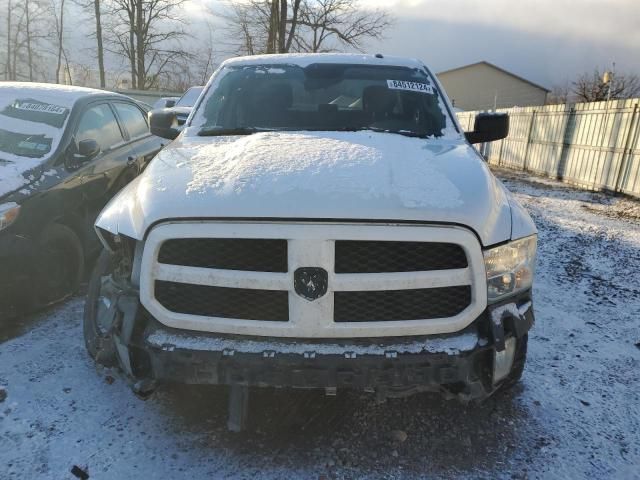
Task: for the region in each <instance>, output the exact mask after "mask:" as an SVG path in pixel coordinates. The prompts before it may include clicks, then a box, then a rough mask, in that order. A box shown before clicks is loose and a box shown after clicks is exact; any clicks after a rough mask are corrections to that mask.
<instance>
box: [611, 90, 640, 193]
mask: <svg viewBox="0 0 640 480" xmlns="http://www.w3.org/2000/svg"><path fill="white" fill-rule="evenodd" d="M637 116H638V102H636V104H635V105H634V106H633V113H632V114H631V121H630V122H629V130H628V131H627V138H626V139H625V141H624V148H623V149H622V158H621V159H620V168H619V169H618V174H617V176H616V187H615V190H614V191H615V192H621V188H622V187H621V185H620V184H621V182H622V177H623V176H624V174H625V170H626V167H627V163H628V162H627V161H628V160H630V159H631V153H632V150H631V139H632V138H635V132H634V130H635V127H636V126H637V125H636V123H637V121H636V120H637Z"/></svg>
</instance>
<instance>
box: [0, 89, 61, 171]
mask: <svg viewBox="0 0 640 480" xmlns="http://www.w3.org/2000/svg"><path fill="white" fill-rule="evenodd" d="M72 105H73V103H69V101H68V99H65V98H55V94H51V93H48V94H46V95H44V96H43V95H38V92H37V91H35V90H31V91H30V90H29V89H27V88H24V87H22V88H11V87H3V88H0V161H3V162H4V163H6V162H17V161H21V159H25V158H32V159H44V158H45V157H46V156H47V155H48V154H49V153H50V152H51V151H52V150H53V149H54V148H55V147H56V146H57V143H58V142H59V140H60V137H61V136H62V133H63V131H64V126H65V124H66V122H67V119H68V117H69V112H70V110H71V107H72Z"/></svg>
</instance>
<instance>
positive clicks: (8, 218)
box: [0, 202, 20, 230]
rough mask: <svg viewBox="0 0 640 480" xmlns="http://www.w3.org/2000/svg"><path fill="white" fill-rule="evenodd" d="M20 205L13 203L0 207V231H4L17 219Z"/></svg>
mask: <svg viewBox="0 0 640 480" xmlns="http://www.w3.org/2000/svg"><path fill="white" fill-rule="evenodd" d="M19 212H20V205H18V204H17V203H14V202H9V203H3V204H1V205H0V230H4V229H5V228H7V227H8V226H9V225H11V224H12V223H13V222H15V220H16V218H18V213H19Z"/></svg>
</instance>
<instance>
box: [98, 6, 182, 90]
mask: <svg viewBox="0 0 640 480" xmlns="http://www.w3.org/2000/svg"><path fill="white" fill-rule="evenodd" d="M185 1H186V0H111V1H110V13H111V15H112V16H113V18H112V22H111V25H110V30H111V34H112V35H111V38H110V43H111V49H112V51H113V52H114V53H116V54H118V55H121V56H123V57H124V58H126V59H127V60H128V62H129V65H130V68H131V86H132V88H138V89H140V90H145V89H149V88H156V87H157V86H158V82H159V78H160V76H161V74H162V72H163V71H164V70H165V69H166V68H168V66H169V65H170V64H171V63H172V62H176V61H177V60H178V59H180V58H186V57H189V53H188V52H186V51H185V50H184V49H183V48H182V47H181V45H180V40H181V39H183V38H185V37H186V36H187V34H186V32H185V31H184V29H183V25H182V17H181V16H180V14H179V10H180V7H181V6H182V5H183V4H184V3H185Z"/></svg>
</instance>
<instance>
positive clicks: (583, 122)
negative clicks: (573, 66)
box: [458, 98, 640, 198]
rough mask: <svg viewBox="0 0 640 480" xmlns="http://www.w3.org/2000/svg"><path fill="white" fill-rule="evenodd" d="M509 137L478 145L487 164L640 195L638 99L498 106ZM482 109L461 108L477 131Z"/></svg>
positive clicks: (461, 115)
mask: <svg viewBox="0 0 640 480" xmlns="http://www.w3.org/2000/svg"><path fill="white" fill-rule="evenodd" d="M498 112H505V113H508V114H509V121H510V129H509V136H508V137H507V138H505V139H504V140H500V141H497V142H492V143H486V144H482V145H479V146H478V149H479V150H480V152H481V153H482V154H483V155H484V156H485V158H487V160H488V161H489V163H491V164H494V165H499V166H503V167H508V168H514V169H518V170H525V171H530V172H534V173H538V174H542V175H547V176H550V177H553V178H557V179H559V180H563V181H565V182H567V183H571V184H574V185H576V186H579V187H582V188H586V189H591V190H608V191H612V192H621V193H625V194H627V195H631V196H634V197H639V198H640V99H638V98H635V99H629V100H612V101H609V102H593V103H578V104H575V105H546V106H540V107H515V108H505V109H499V110H498ZM477 113H479V112H460V113H458V119H459V120H460V123H461V125H462V127H463V128H464V129H465V130H473V122H474V118H475V115H476V114H477Z"/></svg>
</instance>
